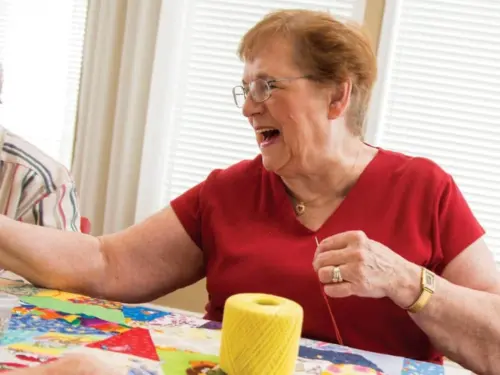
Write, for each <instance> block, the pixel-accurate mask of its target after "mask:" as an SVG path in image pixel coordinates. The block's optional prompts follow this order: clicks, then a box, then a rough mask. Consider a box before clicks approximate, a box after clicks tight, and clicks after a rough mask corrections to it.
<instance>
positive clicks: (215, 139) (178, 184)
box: [139, 0, 364, 216]
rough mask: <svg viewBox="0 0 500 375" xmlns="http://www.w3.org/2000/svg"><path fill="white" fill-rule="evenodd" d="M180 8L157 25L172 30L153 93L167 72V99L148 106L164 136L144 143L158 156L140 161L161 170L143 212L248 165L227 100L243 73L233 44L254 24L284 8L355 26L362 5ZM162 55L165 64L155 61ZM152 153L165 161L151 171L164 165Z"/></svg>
mask: <svg viewBox="0 0 500 375" xmlns="http://www.w3.org/2000/svg"><path fill="white" fill-rule="evenodd" d="M185 3H186V5H185V8H184V9H177V11H176V10H175V9H173V8H174V7H170V6H169V7H168V8H169V9H168V10H166V11H165V12H168V14H167V13H166V17H170V18H168V20H167V19H163V20H161V22H163V24H168V25H170V26H169V27H171V29H168V30H167V29H165V30H162V26H161V25H160V34H159V40H158V42H157V46H159V47H158V53H157V60H158V61H157V62H156V64H157V66H158V69H157V72H156V73H157V76H156V77H155V79H154V80H153V81H156V82H153V88H152V97H153V95H154V93H155V90H156V89H155V86H154V85H155V84H156V83H157V82H158V80H162V79H163V77H162V78H160V76H161V74H160V73H159V69H163V70H164V71H166V72H168V73H164V74H168V77H164V79H165V81H164V82H167V84H166V88H165V87H164V88H163V90H164V92H165V96H166V98H167V99H166V102H165V101H163V103H155V102H154V99H152V100H153V102H152V104H151V107H157V106H162V109H161V110H162V111H165V112H164V113H163V112H162V113H158V114H155V113H152V112H150V116H149V119H150V120H149V121H150V123H154V122H155V121H156V120H155V119H156V118H157V117H158V118H159V119H158V123H160V126H163V127H165V128H167V129H168V130H167V131H166V133H165V134H163V135H161V136H160V138H162V139H165V142H166V144H158V147H154V146H151V145H152V143H147V142H148V140H146V141H145V143H147V144H148V145H150V146H148V147H154V150H156V152H157V154H156V155H154V158H151V159H150V160H148V161H147V162H146V163H147V167H148V168H151V169H153V170H155V169H156V168H160V169H161V170H164V172H163V174H162V178H161V185H162V190H161V191H160V192H159V194H158V195H160V196H161V198H160V199H159V201H156V202H155V203H154V204H150V207H149V208H148V209H149V211H148V212H152V211H154V210H156V209H158V208H159V207H160V206H165V205H167V204H168V203H169V201H170V200H171V199H172V198H174V197H176V196H178V195H179V194H181V193H183V192H184V191H186V190H187V189H188V188H190V187H192V186H193V185H195V184H196V183H198V182H200V181H202V180H203V179H204V178H205V177H206V176H207V174H208V173H209V172H210V171H211V170H212V169H214V168H224V167H227V166H228V165H230V164H233V163H235V162H237V161H240V160H242V159H245V158H254V157H255V156H256V155H257V153H258V152H259V150H258V148H257V145H256V141H255V136H254V134H253V131H251V129H250V126H249V125H248V122H247V120H246V119H245V118H244V117H243V115H242V114H241V109H238V108H237V107H236V106H235V105H234V101H233V98H232V93H231V90H232V88H233V86H235V85H237V84H238V82H240V81H241V75H242V72H243V65H242V64H241V63H240V61H239V60H238V58H237V56H236V51H237V47H238V43H239V40H240V38H241V37H242V36H243V34H244V33H245V32H246V31H247V30H248V29H249V28H250V27H251V26H253V24H255V23H256V22H257V21H258V20H259V19H261V18H262V17H263V16H264V15H265V14H266V13H268V12H269V11H270V10H272V9H282V8H309V9H314V10H329V11H330V12H331V13H332V14H334V15H336V16H338V17H339V18H340V19H344V20H345V19H351V20H352V19H354V20H356V21H359V22H362V20H363V13H364V1H359V0H337V1H335V0H315V1H293V0H288V1H285V0H283V1H276V0H259V1H257V0H255V1H251V2H250V1H249V2H242V1H240V0H224V1H223V0H191V1H186V2H185ZM178 6H180V5H178ZM176 12H177V13H176ZM180 30H183V32H181V31H180ZM161 33H164V34H169V35H171V37H170V39H167V38H165V40H164V39H163V38H162V36H161ZM174 34H175V35H174ZM172 35H174V36H172ZM175 38H177V39H175ZM161 48H163V50H162V51H161V50H160V49H161ZM166 54H168V57H169V61H167V60H165V61H164V60H161V59H164V58H165V55H166ZM153 74H155V73H153ZM168 82H170V83H168ZM158 90H160V89H158ZM169 93H175V94H169ZM153 110H154V111H156V110H158V109H153ZM160 131H163V130H160ZM151 141H152V142H153V143H155V142H156V140H154V139H153V140H151ZM163 146H164V147H163ZM163 150H165V151H163ZM158 152H160V153H161V152H165V154H164V156H163V160H165V162H163V165H161V166H159V167H158V165H160V164H161V163H160V164H156V165H157V166H156V167H154V168H153V167H151V163H159V162H158V161H157V160H153V159H162V155H159V154H158ZM143 165H144V162H143ZM156 170H159V169H156ZM151 176H152V178H154V176H153V175H152V174H151ZM143 178H144V181H148V182H147V184H148V185H151V181H152V179H151V178H147V177H145V176H144V174H143V175H142V177H141V179H143ZM145 189H147V193H144V194H142V196H143V197H144V196H147V197H146V198H145V199H149V200H151V199H153V200H154V199H155V198H152V197H154V196H156V195H157V193H156V192H154V193H153V192H152V190H151V189H152V188H151V187H150V186H148V187H145ZM139 216H141V215H139Z"/></svg>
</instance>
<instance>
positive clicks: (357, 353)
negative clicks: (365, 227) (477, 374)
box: [0, 279, 470, 375]
mask: <svg viewBox="0 0 500 375" xmlns="http://www.w3.org/2000/svg"><path fill="white" fill-rule="evenodd" d="M0 291H2V292H5V293H10V294H15V295H17V296H19V298H20V300H21V305H20V306H19V307H17V308H15V309H14V310H13V315H12V318H11V321H10V324H9V329H8V331H7V332H6V334H5V335H4V337H3V338H2V340H1V341H0V372H3V371H6V370H11V369H14V368H21V367H31V366H36V365H39V364H41V363H45V362H47V361H53V360H56V359H57V358H58V357H60V356H62V355H64V354H66V353H69V352H81V353H89V354H93V355H96V356H97V357H100V358H102V359H103V360H104V361H106V362H108V363H110V364H111V365H113V366H114V367H115V368H117V369H120V370H121V371H120V373H122V374H124V375H125V374H127V375H180V374H183V375H185V374H187V375H191V374H192V375H196V374H205V373H207V370H208V369H212V368H214V367H215V366H217V364H218V360H219V358H218V353H219V344H220V334H221V332H220V324H219V323H216V322H211V321H208V320H204V319H202V318H201V317H200V316H196V314H192V313H189V312H185V311H180V310H175V309H169V308H165V307H161V306H156V305H150V304H146V305H126V304H121V303H117V302H111V301H105V300H99V299H94V298H89V297H86V296H82V295H78V294H72V293H65V292H60V291H55V290H47V289H39V288H35V287H33V286H31V285H29V284H25V283H22V282H13V281H9V280H5V279H1V280H0ZM306 374H312V375H329V374H345V375H347V374H350V375H355V374H388V375H400V374H411V375H431V374H432V375H465V374H470V372H468V371H465V370H462V369H459V368H454V367H448V366H437V365H434V364H428V363H424V362H418V361H414V360H410V359H406V358H400V357H393V356H388V355H381V354H376V353H371V352H366V351H361V350H356V349H353V348H349V347H344V346H339V345H334V344H328V343H323V342H318V341H313V340H308V339H302V340H301V346H300V350H299V358H298V361H297V365H296V371H295V375H306Z"/></svg>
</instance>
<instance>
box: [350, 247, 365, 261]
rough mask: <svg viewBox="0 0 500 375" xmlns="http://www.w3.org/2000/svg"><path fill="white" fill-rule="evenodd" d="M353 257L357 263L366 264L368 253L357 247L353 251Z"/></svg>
mask: <svg viewBox="0 0 500 375" xmlns="http://www.w3.org/2000/svg"><path fill="white" fill-rule="evenodd" d="M353 257H354V260H355V261H356V262H358V263H364V262H365V260H366V252H365V251H364V250H363V249H362V248H360V247H357V248H356V249H354V250H353Z"/></svg>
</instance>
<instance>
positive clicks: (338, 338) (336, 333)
mask: <svg viewBox="0 0 500 375" xmlns="http://www.w3.org/2000/svg"><path fill="white" fill-rule="evenodd" d="M318 283H319V287H320V289H321V294H322V295H323V299H324V300H325V304H326V307H327V308H328V313H329V314H330V319H331V321H332V325H333V329H335V336H336V337H337V341H338V343H339V344H340V345H344V343H343V341H342V336H340V331H339V327H338V326H337V322H336V320H335V316H334V315H333V311H332V308H331V307H330V303H329V302H328V296H327V295H326V293H325V290H324V287H323V284H322V283H321V281H320V280H319V278H318Z"/></svg>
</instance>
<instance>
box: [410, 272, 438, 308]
mask: <svg viewBox="0 0 500 375" xmlns="http://www.w3.org/2000/svg"><path fill="white" fill-rule="evenodd" d="M420 287H421V292H420V296H419V297H418V298H417V300H416V301H415V302H414V303H413V304H412V305H411V306H410V307H408V308H407V310H408V311H409V312H411V313H418V312H419V311H420V310H422V309H423V308H424V307H425V305H427V302H429V299H430V298H431V297H432V295H433V294H434V291H435V290H436V275H435V274H434V273H433V272H431V271H429V270H428V269H427V268H425V267H422V276H421V278H420Z"/></svg>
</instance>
